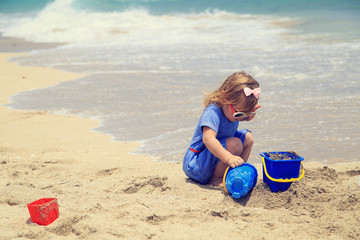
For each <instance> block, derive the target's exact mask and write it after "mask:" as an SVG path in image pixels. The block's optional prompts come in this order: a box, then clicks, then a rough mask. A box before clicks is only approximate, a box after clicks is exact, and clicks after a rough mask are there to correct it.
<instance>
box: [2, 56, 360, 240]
mask: <svg viewBox="0 0 360 240" xmlns="http://www.w3.org/2000/svg"><path fill="white" fill-rule="evenodd" d="M16 54H19V53H16ZM16 54H14V53H1V54H0V72H1V75H0V84H1V90H0V104H4V103H7V102H8V101H9V100H8V97H9V96H11V95H13V94H16V93H17V92H21V91H25V90H29V89H34V88H41V87H47V86H50V85H53V84H56V83H57V82H59V81H66V80H72V79H77V78H80V77H81V76H82V75H80V74H76V73H65V72H61V71H58V70H55V69H47V68H40V67H19V66H17V65H16V64H14V63H9V62H6V59H7V58H9V57H11V56H15V55H16ZM98 124H99V123H98V122H97V121H94V120H89V119H82V118H79V117H74V116H57V115H52V114H49V113H47V112H38V111H16V110H10V109H8V108H6V107H3V106H0V155H1V159H0V191H1V193H0V239H360V224H359V223H360V186H359V184H360V183H359V181H360V179H359V176H360V163H359V162H357V163H343V164H332V165H328V166H324V165H323V164H321V163H311V159H305V161H304V165H305V170H306V174H305V177H304V178H303V179H302V180H301V181H299V182H295V183H293V184H292V185H291V187H290V189H289V190H288V191H286V192H278V193H273V192H271V191H270V190H269V189H268V187H267V186H265V185H264V183H263V182H262V171H261V165H256V167H257V168H258V170H259V171H258V172H259V178H258V183H257V185H256V187H255V188H254V190H253V191H252V192H251V193H250V194H249V195H248V196H246V197H244V198H241V199H240V200H234V199H232V198H231V197H230V196H228V195H227V194H225V193H224V191H223V190H222V189H219V188H214V187H210V186H206V185H205V186H204V185H199V184H196V183H194V182H192V181H191V180H189V179H188V178H187V177H186V176H185V175H184V174H183V172H182V169H181V163H180V161H181V159H179V162H178V163H169V162H154V161H152V160H151V159H150V158H149V157H146V156H141V155H135V154H131V153H129V152H131V151H133V150H134V149H135V148H136V147H137V146H138V145H139V143H136V142H128V143H115V142H111V139H110V137H109V136H106V135H103V134H100V133H97V132H94V131H91V128H94V127H96V126H98ZM250 162H251V160H250ZM45 197H56V198H57V199H58V202H59V210H60V216H59V218H58V219H57V220H56V221H55V222H53V223H52V224H50V225H48V226H40V225H37V224H36V223H33V222H32V221H31V220H30V218H29V217H30V216H29V212H28V210H27V207H26V205H27V204H28V203H30V202H32V201H35V200H37V199H39V198H45Z"/></svg>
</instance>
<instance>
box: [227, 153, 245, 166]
mask: <svg viewBox="0 0 360 240" xmlns="http://www.w3.org/2000/svg"><path fill="white" fill-rule="evenodd" d="M227 164H228V165H229V166H230V167H232V168H236V167H238V166H241V165H243V164H244V160H243V159H242V158H241V157H239V156H234V155H233V156H232V157H230V159H229V160H228V163H227Z"/></svg>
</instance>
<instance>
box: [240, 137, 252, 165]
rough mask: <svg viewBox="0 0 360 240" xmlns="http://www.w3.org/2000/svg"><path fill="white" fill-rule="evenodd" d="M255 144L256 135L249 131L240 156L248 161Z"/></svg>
mask: <svg viewBox="0 0 360 240" xmlns="http://www.w3.org/2000/svg"><path fill="white" fill-rule="evenodd" d="M253 144H254V137H253V135H252V134H251V133H250V132H247V133H246V135H245V140H244V146H243V151H242V152H241V154H240V157H241V158H242V159H243V160H244V162H247V161H248V159H249V156H250V153H251V149H252V146H253Z"/></svg>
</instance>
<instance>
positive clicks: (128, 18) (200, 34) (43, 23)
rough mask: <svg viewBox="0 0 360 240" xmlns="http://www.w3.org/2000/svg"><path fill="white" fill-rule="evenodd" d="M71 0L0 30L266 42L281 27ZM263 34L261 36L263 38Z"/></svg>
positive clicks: (24, 34)
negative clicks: (91, 8) (90, 6)
mask: <svg viewBox="0 0 360 240" xmlns="http://www.w3.org/2000/svg"><path fill="white" fill-rule="evenodd" d="M72 2H73V0H56V1H54V2H53V3H51V4H49V5H48V6H47V7H45V8H44V9H43V10H42V11H41V12H40V13H39V14H38V15H36V16H32V17H21V18H17V19H16V21H13V20H12V21H8V22H7V24H8V25H7V27H3V29H2V31H3V35H4V36H11V37H20V38H25V39H27V40H31V41H35V42H67V43H81V44H82V45H83V44H84V43H86V44H94V43H95V44H99V43H105V44H107V45H109V44H116V45H118V44H124V43H126V44H129V43H132V44H152V45H154V44H174V43H180V44H183V43H192V44H193V43H198V44H221V45H225V44H227V43H229V42H232V43H234V42H235V43H236V42H238V44H240V45H242V44H250V45H253V46H254V47H255V46H256V47H259V43H260V42H261V43H267V44H268V45H271V42H272V41H274V40H276V38H277V37H279V34H280V33H281V32H283V31H284V29H282V28H281V27H279V26H278V25H274V24H272V23H273V22H274V21H275V20H276V22H279V21H289V19H280V18H270V17H264V16H252V15H240V14H235V13H230V12H226V11H219V10H207V11H205V12H201V13H192V14H174V15H152V14H150V13H149V12H148V11H147V10H146V9H143V8H137V9H134V8H133V9H128V10H126V11H124V12H88V11H84V10H76V9H74V8H73V7H72V5H71V4H72ZM264 39H266V41H264Z"/></svg>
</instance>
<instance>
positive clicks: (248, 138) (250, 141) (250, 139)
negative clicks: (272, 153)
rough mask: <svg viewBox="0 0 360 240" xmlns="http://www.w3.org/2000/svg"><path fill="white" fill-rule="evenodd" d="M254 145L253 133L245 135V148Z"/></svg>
mask: <svg viewBox="0 0 360 240" xmlns="http://www.w3.org/2000/svg"><path fill="white" fill-rule="evenodd" d="M253 144H254V136H253V135H252V133H251V132H247V133H246V135H245V140H244V146H245V147H247V146H252V145H253Z"/></svg>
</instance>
